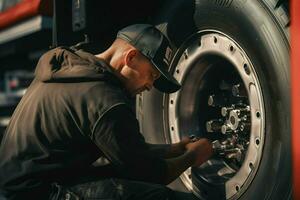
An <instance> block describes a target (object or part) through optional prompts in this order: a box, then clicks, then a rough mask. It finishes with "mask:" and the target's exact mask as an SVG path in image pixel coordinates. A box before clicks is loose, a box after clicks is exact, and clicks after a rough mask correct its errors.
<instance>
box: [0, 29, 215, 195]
mask: <svg viewBox="0 0 300 200" xmlns="http://www.w3.org/2000/svg"><path fill="white" fill-rule="evenodd" d="M170 51H171V49H170V47H169V42H168V40H167V38H166V37H165V36H164V35H163V34H162V33H161V32H160V31H159V30H158V29H156V28H155V27H154V26H152V25H147V24H135V25H131V26H128V27H125V28H123V29H122V30H120V31H119V32H118V35H117V38H116V39H115V41H114V42H113V44H112V45H111V46H110V47H109V48H108V49H107V50H105V51H104V52H103V53H100V54H97V55H93V54H90V53H88V52H86V51H83V50H80V49H76V48H75V47H70V48H68V47H58V48H55V49H52V50H50V51H48V52H46V53H45V54H44V55H43V56H42V57H41V58H40V60H39V62H38V64H37V66H36V70H35V78H34V80H33V81H32V83H31V85H30V87H29V88H28V90H27V92H26V94H25V95H24V97H23V98H22V99H21V101H20V103H19V104H18V106H17V108H16V110H15V112H14V114H13V116H12V118H11V121H10V123H9V126H8V128H7V129H6V132H5V135H4V138H3V141H2V143H1V148H0V186H1V195H2V196H3V197H2V198H4V199H6V198H7V199H144V200H145V199H155V200H159V199H173V195H174V191H172V190H170V189H169V188H168V187H166V186H165V185H167V184H169V183H170V182H172V181H173V180H175V179H176V178H177V177H178V176H179V175H180V174H181V173H182V172H184V171H185V170H186V169H187V168H188V167H190V166H195V167H197V166H199V165H201V164H202V163H203V162H205V161H206V160H208V159H209V157H210V156H211V155H212V152H213V150H212V144H211V143H210V141H209V140H208V139H200V140H197V141H194V140H193V141H192V140H191V139H189V138H183V139H182V141H181V142H179V143H176V144H148V143H146V142H145V140H144V138H143V136H142V135H141V133H140V132H139V125H138V121H137V119H136V117H135V112H134V111H133V109H132V105H133V103H132V100H133V99H134V98H133V97H134V96H135V95H136V94H138V93H141V92H143V91H144V90H151V88H152V86H153V85H154V86H155V87H156V88H157V89H158V90H160V91H162V92H166V93H171V92H175V91H177V90H178V89H180V84H179V83H178V82H177V81H176V80H175V79H174V77H172V75H171V74H169V72H168V65H169V60H170V53H171V52H170ZM145 114H147V113H145ZM2 198H1V196H0V199H2Z"/></svg>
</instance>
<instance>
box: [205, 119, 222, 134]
mask: <svg viewBox="0 0 300 200" xmlns="http://www.w3.org/2000/svg"><path fill="white" fill-rule="evenodd" d="M222 125H223V122H222V121H221V120H210V121H208V122H206V131H207V132H210V133H212V132H220V131H221V127H222Z"/></svg>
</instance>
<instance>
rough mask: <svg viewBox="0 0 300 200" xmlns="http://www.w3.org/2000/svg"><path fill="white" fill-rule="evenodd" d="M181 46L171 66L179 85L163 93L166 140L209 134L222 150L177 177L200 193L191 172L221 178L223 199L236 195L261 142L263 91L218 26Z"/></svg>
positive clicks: (255, 164) (255, 160)
mask: <svg viewBox="0 0 300 200" xmlns="http://www.w3.org/2000/svg"><path fill="white" fill-rule="evenodd" d="M181 50H182V51H180V52H183V53H177V54H176V55H175V58H177V61H178V62H176V63H174V62H175V61H174V62H173V64H172V66H173V68H175V70H174V74H173V75H174V77H175V78H176V79H177V80H178V82H180V83H181V84H182V89H181V90H180V91H178V92H176V93H173V94H169V95H167V96H166V98H165V99H166V103H167V105H168V106H167V112H166V113H165V114H166V115H167V118H168V125H167V128H168V129H169V132H170V140H171V142H172V143H175V142H178V141H180V138H181V137H183V136H185V135H191V134H193V135H197V136H199V137H205V136H209V137H212V138H215V139H216V140H217V141H218V145H219V148H220V149H221V150H222V151H220V152H219V153H218V155H216V156H214V157H213V158H212V159H210V160H209V161H208V162H206V163H204V164H203V165H201V166H200V167H199V168H197V169H188V170H187V171H186V172H185V173H184V174H183V175H182V176H181V179H182V180H183V182H184V184H185V185H186V186H187V188H188V189H190V190H191V191H193V192H194V193H195V194H196V195H198V196H199V197H201V198H204V197H203V196H201V191H200V190H201V188H197V187H195V185H194V183H193V180H192V178H191V177H192V176H191V175H195V176H194V177H196V178H197V179H199V180H200V181H201V182H204V183H205V182H206V183H210V184H219V183H222V184H224V187H225V192H226V199H231V198H236V197H238V196H240V195H241V194H242V193H243V192H244V191H245V190H246V189H247V187H248V185H249V184H250V183H251V181H252V180H253V177H254V176H255V173H256V171H257V168H258V166H259V163H260V159H261V155H262V148H263V144H264V126H265V125H264V107H263V97H262V92H261V89H260V88H261V87H260V85H259V80H258V77H257V74H256V72H255V68H254V67H253V64H252V63H251V61H250V59H249V58H248V56H247V54H246V53H245V51H244V50H243V49H242V48H241V47H240V46H239V45H238V44H237V43H236V42H235V41H234V40H233V39H231V38H230V37H228V36H226V35H224V34H222V33H220V32H217V31H211V30H210V31H203V32H201V33H199V35H197V36H196V37H195V38H194V39H193V40H191V41H190V42H189V43H185V44H184V45H183V47H182V48H181ZM178 52H179V51H178ZM174 60H176V59H174Z"/></svg>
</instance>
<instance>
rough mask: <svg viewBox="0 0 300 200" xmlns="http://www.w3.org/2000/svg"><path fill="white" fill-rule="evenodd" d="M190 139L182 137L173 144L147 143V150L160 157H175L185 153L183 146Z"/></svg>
mask: <svg viewBox="0 0 300 200" xmlns="http://www.w3.org/2000/svg"><path fill="white" fill-rule="evenodd" d="M190 141H191V140H190V139H189V138H188V137H184V138H183V139H182V140H181V141H180V142H178V143H174V144H149V143H148V144H147V145H148V146H149V151H151V153H153V154H154V155H156V156H158V157H160V158H165V159H167V158H175V157H178V156H181V155H182V154H184V153H185V151H186V148H185V146H186V145H187V144H188V143H189V142H190Z"/></svg>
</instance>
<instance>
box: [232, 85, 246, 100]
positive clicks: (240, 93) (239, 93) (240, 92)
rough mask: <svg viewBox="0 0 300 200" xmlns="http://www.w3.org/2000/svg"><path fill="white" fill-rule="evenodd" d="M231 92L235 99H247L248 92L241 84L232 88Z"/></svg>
mask: <svg viewBox="0 0 300 200" xmlns="http://www.w3.org/2000/svg"><path fill="white" fill-rule="evenodd" d="M231 92H232V95H233V96H235V97H247V91H246V90H245V88H243V87H242V86H241V84H236V85H234V86H232V89H231Z"/></svg>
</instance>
